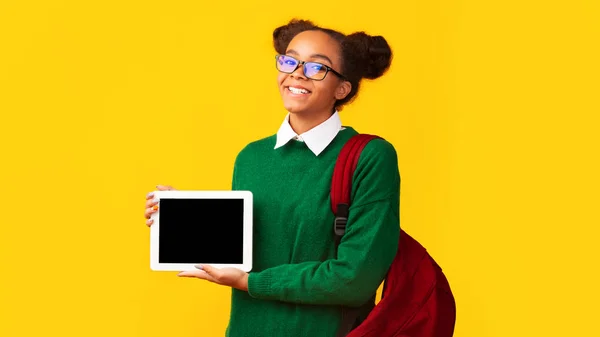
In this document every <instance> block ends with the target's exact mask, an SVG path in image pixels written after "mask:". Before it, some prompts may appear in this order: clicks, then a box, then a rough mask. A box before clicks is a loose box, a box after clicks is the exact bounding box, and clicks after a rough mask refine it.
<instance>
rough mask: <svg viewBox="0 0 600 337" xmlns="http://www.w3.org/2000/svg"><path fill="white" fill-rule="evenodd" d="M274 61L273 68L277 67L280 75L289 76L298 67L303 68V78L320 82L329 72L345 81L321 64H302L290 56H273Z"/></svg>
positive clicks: (341, 76) (302, 62) (335, 72)
mask: <svg viewBox="0 0 600 337" xmlns="http://www.w3.org/2000/svg"><path fill="white" fill-rule="evenodd" d="M275 60H276V62H275V66H276V67H277V70H279V71H281V72H282V73H286V74H291V73H293V72H294V71H296V69H298V67H300V66H303V68H302V70H303V72H304V76H306V77H307V78H310V79H311V80H315V81H322V80H323V79H324V78H325V76H327V73H328V72H330V71H331V72H332V73H334V74H336V75H337V76H338V77H339V78H341V79H346V78H345V77H344V75H342V74H340V73H338V72H337V71H335V70H333V69H332V68H331V67H328V66H326V65H324V64H322V63H318V62H304V61H300V60H297V59H295V58H293V57H291V56H288V55H280V54H279V55H276V56H275Z"/></svg>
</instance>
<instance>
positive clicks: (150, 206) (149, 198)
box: [144, 185, 176, 227]
mask: <svg viewBox="0 0 600 337" xmlns="http://www.w3.org/2000/svg"><path fill="white" fill-rule="evenodd" d="M156 189H157V190H159V191H176V189H174V188H173V187H172V186H169V185H157V186H156ZM157 211H158V201H156V200H154V193H152V192H150V193H148V194H147V195H146V209H145V210H144V218H146V226H148V227H150V226H152V223H153V222H154V221H153V220H152V219H150V216H152V214H154V213H156V212H157Z"/></svg>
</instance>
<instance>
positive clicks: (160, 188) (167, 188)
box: [156, 185, 174, 191]
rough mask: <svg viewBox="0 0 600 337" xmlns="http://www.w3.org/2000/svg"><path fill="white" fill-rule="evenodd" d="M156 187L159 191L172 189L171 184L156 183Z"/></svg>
mask: <svg viewBox="0 0 600 337" xmlns="http://www.w3.org/2000/svg"><path fill="white" fill-rule="evenodd" d="M156 189H157V190H159V191H172V190H174V188H173V186H170V185H156Z"/></svg>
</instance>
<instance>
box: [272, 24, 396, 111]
mask: <svg viewBox="0 0 600 337" xmlns="http://www.w3.org/2000/svg"><path fill="white" fill-rule="evenodd" d="M308 30H318V31H321V32H324V33H327V34H328V35H329V36H331V37H332V38H333V39H334V40H336V41H338V42H339V43H340V47H341V48H340V49H341V52H342V69H341V73H342V74H343V75H344V76H345V77H346V79H347V80H348V81H349V82H350V83H351V84H352V89H351V91H350V93H349V94H348V96H346V98H344V99H342V100H338V101H337V102H336V104H335V106H336V107H337V108H340V107H341V106H343V105H345V104H347V103H350V102H351V101H352V100H353V99H354V98H355V97H356V94H357V93H358V90H359V87H360V82H361V80H362V79H363V78H366V79H371V80H372V79H376V78H378V77H380V76H382V75H383V74H384V73H385V72H386V71H387V70H388V69H389V67H390V64H391V62H392V49H391V48H390V46H389V45H388V43H387V41H386V40H385V38H383V36H379V35H377V36H371V35H368V34H366V33H365V32H356V33H352V34H350V35H345V34H343V33H341V32H338V31H336V30H333V29H329V28H323V27H319V26H317V25H315V24H314V23H312V22H311V21H309V20H300V19H292V20H291V21H290V22H289V23H288V24H286V25H284V26H280V27H277V28H275V30H274V31H273V46H274V47H275V51H276V52H277V53H279V54H285V53H286V51H287V47H288V45H289V44H290V42H291V41H292V39H293V38H294V37H295V36H296V35H297V34H299V33H301V32H304V31H308Z"/></svg>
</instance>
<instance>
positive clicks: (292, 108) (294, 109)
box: [283, 102, 308, 114]
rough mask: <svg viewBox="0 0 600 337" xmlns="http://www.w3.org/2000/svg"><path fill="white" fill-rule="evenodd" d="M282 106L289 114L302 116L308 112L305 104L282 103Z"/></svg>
mask: <svg viewBox="0 0 600 337" xmlns="http://www.w3.org/2000/svg"><path fill="white" fill-rule="evenodd" d="M283 106H284V108H285V109H286V110H287V111H288V112H289V113H291V114H302V113H304V112H306V111H307V110H308V107H307V106H306V104H298V102H283Z"/></svg>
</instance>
